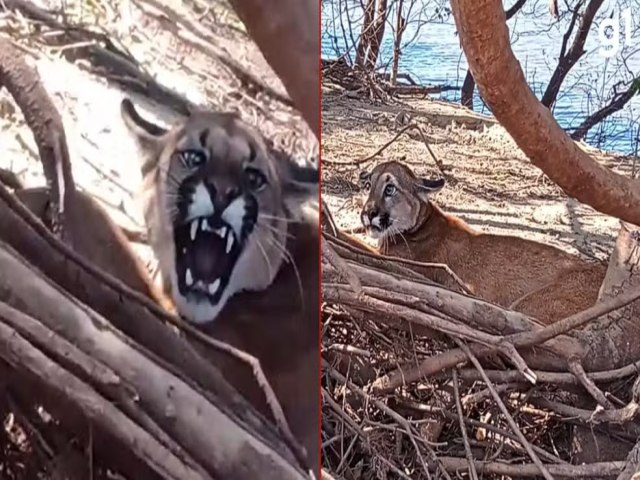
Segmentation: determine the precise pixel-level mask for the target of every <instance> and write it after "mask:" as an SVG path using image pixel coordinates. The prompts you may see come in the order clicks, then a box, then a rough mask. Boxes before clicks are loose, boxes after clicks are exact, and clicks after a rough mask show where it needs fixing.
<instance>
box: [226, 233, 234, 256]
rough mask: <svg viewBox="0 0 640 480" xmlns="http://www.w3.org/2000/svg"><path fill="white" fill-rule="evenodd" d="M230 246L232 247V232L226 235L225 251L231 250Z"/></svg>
mask: <svg viewBox="0 0 640 480" xmlns="http://www.w3.org/2000/svg"><path fill="white" fill-rule="evenodd" d="M231 247H233V234H229V236H228V237H227V249H226V250H225V252H226V253H229V252H230V251H231Z"/></svg>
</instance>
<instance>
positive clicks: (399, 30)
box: [391, 0, 407, 86]
mask: <svg viewBox="0 0 640 480" xmlns="http://www.w3.org/2000/svg"><path fill="white" fill-rule="evenodd" d="M402 3H403V0H398V5H397V6H396V8H397V9H398V13H397V15H396V38H395V43H394V45H393V66H392V67H391V85H394V86H395V84H396V81H397V79H398V64H399V63H400V43H401V42H402V34H403V33H404V29H405V28H406V26H407V21H406V20H405V19H404V18H403V16H402Z"/></svg>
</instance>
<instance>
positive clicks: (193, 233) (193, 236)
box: [191, 220, 198, 242]
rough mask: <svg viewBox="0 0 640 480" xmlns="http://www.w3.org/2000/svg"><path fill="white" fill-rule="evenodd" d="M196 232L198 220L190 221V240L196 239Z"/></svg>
mask: <svg viewBox="0 0 640 480" xmlns="http://www.w3.org/2000/svg"><path fill="white" fill-rule="evenodd" d="M196 233H198V220H194V221H193V222H191V241H192V242H193V241H194V240H195V239H196Z"/></svg>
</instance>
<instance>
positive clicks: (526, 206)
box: [322, 83, 633, 259]
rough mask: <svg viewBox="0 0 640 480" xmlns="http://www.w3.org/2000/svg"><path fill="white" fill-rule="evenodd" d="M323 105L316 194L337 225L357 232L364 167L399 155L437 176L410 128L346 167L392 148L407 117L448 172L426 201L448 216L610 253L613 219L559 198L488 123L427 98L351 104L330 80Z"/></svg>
mask: <svg viewBox="0 0 640 480" xmlns="http://www.w3.org/2000/svg"><path fill="white" fill-rule="evenodd" d="M322 101H323V106H322V122H323V127H322V161H323V168H322V182H323V183H322V192H323V198H324V200H325V201H326V202H327V205H328V206H329V208H330V209H331V211H332V214H333V216H334V219H335V220H336V223H337V224H338V226H339V227H340V228H344V229H352V228H354V227H359V226H360V220H359V212H360V209H361V206H362V202H363V197H362V194H361V193H360V192H359V191H358V190H359V189H358V186H357V179H358V174H359V172H360V171H361V169H363V168H367V169H370V168H373V167H374V166H375V165H376V164H377V163H380V162H381V161H383V160H392V159H395V160H400V159H401V158H402V157H405V159H406V160H405V161H406V162H407V163H408V164H410V165H411V167H412V168H413V169H414V170H415V171H416V172H417V173H419V174H422V175H425V176H431V177H434V178H435V177H439V176H440V173H439V171H438V168H437V167H436V165H435V163H434V161H433V160H432V158H431V157H430V155H429V153H428V151H427V149H426V147H425V145H424V143H423V141H422V139H421V138H420V136H419V133H418V132H415V131H412V130H409V131H408V132H407V133H409V135H407V134H406V133H405V134H402V135H401V136H400V137H399V138H398V140H397V141H395V142H394V143H392V144H391V145H390V146H389V147H388V148H387V149H386V150H385V151H384V152H383V153H382V154H381V155H379V156H376V157H375V158H373V159H372V160H370V161H367V162H365V163H363V164H360V165H353V164H352V162H354V161H357V160H359V159H364V158H366V157H368V156H369V155H371V154H373V153H374V152H375V151H376V150H378V148H380V147H381V146H383V145H384V144H386V143H387V142H389V141H390V140H391V139H392V138H393V137H394V136H395V135H396V133H397V132H398V131H399V130H401V128H402V124H400V123H399V122H398V121H397V120H396V119H397V118H398V117H402V116H403V115H402V112H405V113H408V114H409V115H410V117H411V118H412V119H413V121H414V122H416V123H418V124H419V125H420V127H421V129H422V130H423V132H424V133H425V136H426V139H427V142H428V143H429V144H430V146H431V149H432V150H433V152H434V153H435V155H436V157H437V158H438V159H439V160H440V161H441V162H442V163H443V164H444V166H445V172H446V173H447V174H448V175H450V176H451V180H450V182H449V184H448V185H447V186H446V187H445V188H444V189H443V190H442V191H441V192H439V193H438V194H437V195H435V196H434V197H433V199H434V201H435V202H436V203H437V204H438V205H440V206H441V207H442V208H443V209H444V210H445V211H446V212H448V213H452V214H455V215H457V216H459V217H461V218H463V219H464V220H465V221H467V222H468V223H469V224H471V225H472V226H474V227H475V228H479V229H481V230H483V231H485V232H491V233H497V234H507V235H517V236H520V237H525V238H529V239H532V240H536V241H540V242H544V243H548V244H551V245H555V246H557V247H559V248H562V249H564V250H566V251H569V252H571V253H574V254H580V255H584V256H586V257H592V258H601V259H606V258H608V257H609V254H610V252H611V248H612V246H613V242H614V241H615V235H616V233H617V229H618V225H619V222H618V220H617V219H615V218H612V217H608V216H605V215H602V214H600V213H598V212H596V211H594V210H593V209H592V208H590V207H588V206H585V205H582V204H580V203H579V202H577V201H576V200H574V199H572V198H569V197H568V196H567V195H565V194H564V193H563V192H562V190H561V189H560V188H558V187H557V186H556V185H555V184H553V183H552V182H551V181H550V180H549V179H548V177H547V176H546V175H544V174H543V173H542V171H541V170H539V169H538V168H537V167H535V166H533V165H531V163H530V162H529V161H528V160H527V158H526V157H525V156H524V154H523V153H522V152H521V151H520V149H519V148H518V147H517V145H516V144H515V143H514V142H513V140H512V139H511V137H510V136H509V135H508V133H507V132H506V131H505V130H504V129H503V128H502V127H501V126H500V125H499V124H497V123H496V122H495V121H494V120H493V119H492V118H490V117H486V116H482V115H479V114H475V113H473V112H470V111H468V110H466V109H464V108H461V107H459V106H457V105H454V104H448V103H445V102H440V101H435V100H429V99H425V100H409V101H402V102H399V103H398V104H395V105H377V106H376V105H372V104H371V102H369V101H363V100H361V99H357V98H349V96H348V95H345V93H344V92H343V91H342V90H341V89H340V87H337V86H335V85H332V84H327V83H325V84H324V85H323V97H322ZM582 147H583V148H584V149H586V150H587V151H589V153H591V154H592V156H594V158H596V159H597V160H598V161H600V162H602V163H603V164H605V165H607V166H608V167H609V168H612V169H614V170H615V171H618V172H625V173H629V172H630V171H631V168H632V165H633V161H632V159H629V158H626V157H619V156H615V155H611V154H606V153H605V152H601V151H598V150H595V149H593V148H591V147H588V146H587V145H584V144H582ZM558 160H559V161H561V159H558ZM359 236H360V238H361V239H364V240H366V241H369V242H372V240H371V239H368V238H366V237H364V236H361V235H359Z"/></svg>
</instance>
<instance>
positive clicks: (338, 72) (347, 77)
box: [322, 57, 458, 102]
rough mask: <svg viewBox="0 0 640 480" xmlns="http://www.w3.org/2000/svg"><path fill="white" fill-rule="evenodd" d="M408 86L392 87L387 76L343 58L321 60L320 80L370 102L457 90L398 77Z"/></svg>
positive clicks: (451, 87) (405, 75)
mask: <svg viewBox="0 0 640 480" xmlns="http://www.w3.org/2000/svg"><path fill="white" fill-rule="evenodd" d="M399 78H404V79H405V80H406V81H407V82H408V84H396V85H392V84H391V83H390V82H389V75H388V74H382V73H377V72H370V71H368V70H366V69H364V68H360V67H358V66H351V65H349V64H348V62H347V61H346V59H345V58H344V57H341V58H338V59H336V60H325V59H322V79H323V81H324V82H326V81H330V82H332V83H335V84H337V85H340V86H341V87H342V88H344V89H345V90H348V91H349V92H352V94H354V95H364V96H368V97H369V98H370V99H371V100H378V101H383V102H384V101H388V100H389V97H391V96H402V95H405V96H406V95H420V96H423V97H426V96H427V95H429V94H433V93H440V92H445V91H448V90H457V89H458V88H457V87H453V86H450V85H440V86H425V85H418V84H416V83H415V81H414V80H413V79H412V78H411V77H410V76H409V75H407V74H401V75H399Z"/></svg>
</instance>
